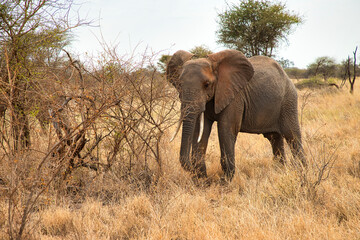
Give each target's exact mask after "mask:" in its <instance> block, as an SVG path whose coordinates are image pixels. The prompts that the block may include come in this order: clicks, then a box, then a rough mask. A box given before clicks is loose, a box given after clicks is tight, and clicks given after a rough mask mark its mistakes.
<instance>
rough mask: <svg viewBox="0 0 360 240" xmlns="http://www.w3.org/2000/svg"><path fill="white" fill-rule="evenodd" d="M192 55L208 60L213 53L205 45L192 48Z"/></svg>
mask: <svg viewBox="0 0 360 240" xmlns="http://www.w3.org/2000/svg"><path fill="white" fill-rule="evenodd" d="M190 52H191V53H192V54H194V57H195V58H206V57H207V56H208V55H209V54H212V53H213V52H212V51H211V50H210V49H209V48H208V47H207V46H205V45H200V46H196V47H194V48H192V49H191V50H190Z"/></svg>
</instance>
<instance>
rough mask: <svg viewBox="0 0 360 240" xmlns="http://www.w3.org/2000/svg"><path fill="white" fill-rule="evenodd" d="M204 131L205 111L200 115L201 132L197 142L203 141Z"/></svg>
mask: <svg viewBox="0 0 360 240" xmlns="http://www.w3.org/2000/svg"><path fill="white" fill-rule="evenodd" d="M203 133H204V112H202V113H201V116H200V132H199V137H198V140H197V142H200V141H201V138H202V135H203Z"/></svg>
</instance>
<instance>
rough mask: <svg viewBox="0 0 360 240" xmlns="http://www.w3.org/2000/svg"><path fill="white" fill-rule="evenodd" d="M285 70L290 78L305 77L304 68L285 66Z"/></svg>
mask: <svg viewBox="0 0 360 240" xmlns="http://www.w3.org/2000/svg"><path fill="white" fill-rule="evenodd" d="M285 72H286V74H287V75H288V76H289V78H291V79H297V80H299V79H302V78H306V69H300V68H297V67H291V68H285Z"/></svg>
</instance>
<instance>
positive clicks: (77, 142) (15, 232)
mask: <svg viewBox="0 0 360 240" xmlns="http://www.w3.org/2000/svg"><path fill="white" fill-rule="evenodd" d="M73 7H74V5H73V3H72V2H71V1H45V0H37V1H30V0H24V1H5V2H2V3H1V4H0V39H1V49H0V113H1V114H0V119H1V122H0V130H1V131H0V165H1V168H0V239H134V238H135V239H238V238H240V239H241V238H244V239H284V238H286V239H358V238H360V231H359V226H360V220H359V219H360V216H359V211H358V210H359V209H360V194H359V189H360V185H359V184H360V181H359V178H360V149H359V147H358V146H359V144H360V143H359V140H360V138H359V124H358V119H359V118H360V100H359V99H360V93H359V92H357V91H353V94H352V95H351V94H349V93H348V91H349V90H350V89H351V85H350V83H349V82H348V81H343V79H351V80H352V79H355V78H353V76H356V75H357V74H358V73H359V72H360V71H357V69H358V65H357V63H356V51H354V54H353V56H354V57H353V58H351V57H348V59H347V60H345V61H344V62H343V63H342V64H337V63H336V62H334V61H332V60H331V59H329V58H319V59H317V60H316V61H315V62H314V64H311V65H309V67H308V69H304V70H301V69H296V68H287V69H286V71H287V72H288V73H289V75H290V76H292V77H293V78H294V82H295V83H296V84H297V85H298V87H299V88H301V89H300V90H299V109H300V121H301V127H302V132H303V138H304V146H305V151H306V154H307V158H308V161H309V168H308V169H306V170H305V169H303V170H299V169H298V168H296V167H294V166H292V164H291V156H290V155H289V156H287V157H288V159H289V163H288V164H286V165H285V166H282V165H279V164H278V163H277V162H274V161H273V160H272V151H271V147H270V146H269V144H268V141H267V140H266V139H264V138H263V137H261V136H257V135H247V134H239V137H238V142H237V145H236V156H237V158H236V175H235V178H234V180H233V181H232V182H231V183H229V184H228V185H226V186H224V185H221V184H220V181H219V179H220V177H221V175H222V171H221V167H220V162H219V159H220V152H219V147H218V140H217V136H216V131H213V134H212V136H211V140H210V143H209V147H208V152H207V155H206V159H207V161H206V163H207V166H208V171H209V176H210V177H209V180H208V182H209V183H210V184H209V185H208V184H204V183H202V182H197V183H195V182H194V181H193V179H192V176H190V175H189V174H188V173H186V172H185V171H183V170H182V169H181V166H180V164H179V162H178V153H179V147H180V136H178V138H177V139H176V140H175V141H174V142H172V143H170V142H169V139H170V135H171V132H172V131H173V130H174V126H173V124H174V122H175V121H176V120H177V119H178V117H179V116H178V109H179V100H178V97H177V92H176V90H175V89H173V88H172V87H170V86H169V84H168V83H167V82H166V80H165V78H164V76H163V74H162V73H161V72H160V71H158V70H157V69H156V67H155V66H154V62H155V60H156V59H157V58H158V56H153V55H148V54H146V53H144V56H143V58H142V59H141V60H134V59H131V58H128V59H125V58H124V57H121V56H119V51H118V50H117V49H116V48H112V47H109V46H108V45H106V44H103V46H104V49H103V52H102V53H101V54H100V55H99V56H96V59H97V60H96V61H95V60H94V58H88V59H85V60H83V61H80V60H78V59H77V57H76V56H74V55H73V54H72V53H71V52H68V51H66V47H67V46H68V44H70V43H71V41H70V40H71V31H70V30H71V29H73V28H76V27H78V26H81V25H86V24H88V22H86V21H84V20H81V19H80V18H78V17H77V18H75V19H72V18H71V17H70V15H69V12H70V10H71V9H72V8H73ZM9 9H11V11H10V10H9ZM190 51H191V52H192V53H193V54H195V56H196V57H204V56H206V55H207V54H209V53H211V50H209V49H208V48H207V47H206V46H198V47H194V48H193V49H191V50H190ZM164 63H166V60H164V61H163V65H162V67H164V66H166V65H164ZM285 63H286V61H285ZM333 65H335V67H333ZM292 74H294V75H292ZM306 74H307V75H306ZM342 74H344V76H345V77H342V76H343V75H342ZM294 76H296V77H294ZM325 76H326V77H325ZM305 77H308V79H305V80H304V79H303V78H305ZM339 77H341V78H339ZM307 82H308V84H307ZM314 82H321V83H324V84H323V85H322V86H321V88H319V87H316V88H314V86H315V85H314V84H313V83H314ZM331 84H335V85H336V86H338V88H336V87H333V86H332V85H331ZM354 84H355V89H356V87H357V85H356V84H358V83H354ZM316 86H317V85H316ZM215 127H216V126H215ZM287 150H288V149H287ZM287 152H289V151H287Z"/></svg>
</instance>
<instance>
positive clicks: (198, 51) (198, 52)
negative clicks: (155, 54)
mask: <svg viewBox="0 0 360 240" xmlns="http://www.w3.org/2000/svg"><path fill="white" fill-rule="evenodd" d="M189 52H191V53H192V54H194V58H206V57H207V55H209V54H211V53H213V52H212V51H211V50H210V49H209V48H208V47H207V46H205V45H199V46H195V47H193V48H192V49H190V50H189ZM170 58H171V55H166V54H164V55H161V57H160V59H159V61H158V62H157V66H158V69H159V71H160V72H161V73H165V72H166V66H167V64H168V62H169V61H170Z"/></svg>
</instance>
